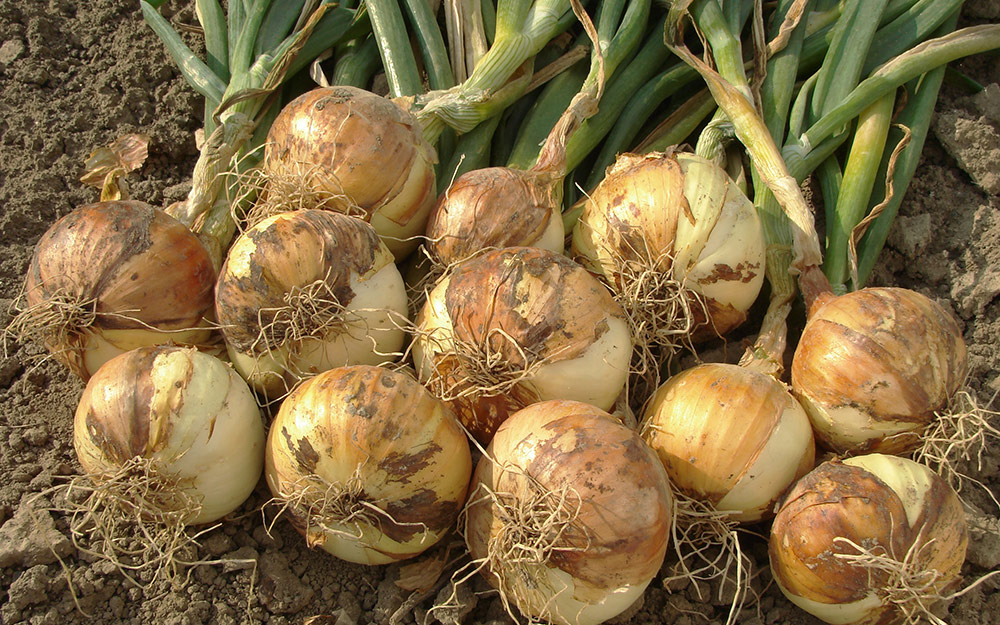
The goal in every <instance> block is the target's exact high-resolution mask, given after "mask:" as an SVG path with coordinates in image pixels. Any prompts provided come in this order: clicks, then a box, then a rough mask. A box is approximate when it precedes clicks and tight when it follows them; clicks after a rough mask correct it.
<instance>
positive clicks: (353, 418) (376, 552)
mask: <svg viewBox="0 0 1000 625" xmlns="http://www.w3.org/2000/svg"><path fill="white" fill-rule="evenodd" d="M471 472H472V459H471V455H470V453H469V443H468V441H467V439H466V438H465V434H464V433H463V432H462V429H461V428H460V427H459V426H458V423H457V422H456V421H455V419H454V416H453V415H452V414H451V412H450V411H449V410H448V408H447V406H446V405H445V404H444V403H442V402H441V401H439V400H438V399H436V398H435V397H433V396H432V395H431V394H430V393H428V392H427V390H426V389H424V388H423V387H422V386H420V384H418V383H417V382H416V380H414V379H413V378H411V377H409V376H407V375H405V374H403V373H397V372H393V371H390V370H388V369H384V368H380V367H370V366H354V367H340V368H337V369H331V370H329V371H326V372H324V373H321V374H320V375H318V376H316V377H314V378H312V379H310V380H308V381H307V382H305V383H304V384H302V385H301V386H300V387H299V388H298V389H296V390H295V391H294V392H293V393H292V394H291V395H290V396H289V397H288V398H286V399H285V401H284V402H283V403H282V405H281V410H280V411H279V412H278V415H277V416H276V417H275V420H274V423H273V424H272V425H271V431H270V435H269V437H268V444H267V470H266V475H267V483H268V485H269V486H270V488H271V492H272V493H273V494H274V496H275V498H276V499H277V500H278V502H280V503H281V504H283V505H284V507H285V509H286V510H287V512H288V513H289V516H290V518H291V520H292V522H293V523H294V524H295V526H296V527H297V528H298V529H299V531H301V532H302V533H303V534H305V536H306V540H307V542H308V543H309V546H311V547H314V546H320V547H322V548H323V549H325V550H326V551H328V552H330V553H332V554H333V555H335V556H337V557H339V558H342V559H344V560H349V561H351V562H360V563H365V564H384V563H387V562H392V561H395V560H401V559H404V558H408V557H411V556H414V555H416V554H418V553H420V552H422V551H424V550H425V549H427V548H428V547H430V546H432V545H433V544H434V543H435V542H436V541H437V540H438V539H439V538H441V536H442V535H444V533H445V532H447V531H448V530H449V529H450V528H451V527H452V526H453V524H454V522H455V519H456V517H457V515H458V512H459V510H460V509H461V507H462V504H463V503H464V501H465V494H466V488H467V487H468V484H469V475H470V474H471Z"/></svg>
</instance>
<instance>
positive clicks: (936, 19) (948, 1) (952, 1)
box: [861, 0, 964, 76]
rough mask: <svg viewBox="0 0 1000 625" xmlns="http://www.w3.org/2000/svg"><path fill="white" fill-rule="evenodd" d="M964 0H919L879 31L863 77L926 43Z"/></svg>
mask: <svg viewBox="0 0 1000 625" xmlns="http://www.w3.org/2000/svg"><path fill="white" fill-rule="evenodd" d="M963 2H964V0H919V1H918V2H916V3H914V4H913V5H912V6H909V7H907V8H906V11H904V12H903V13H901V14H900V15H899V16H897V17H896V18H895V19H894V20H893V21H892V22H891V23H889V24H888V25H886V26H885V27H884V28H881V29H879V32H878V34H877V35H876V39H875V41H874V42H873V45H872V47H871V51H870V53H869V55H868V58H867V59H866V60H865V65H864V68H862V70H861V75H862V76H867V75H869V74H871V73H872V72H873V71H874V70H875V68H877V67H878V66H879V65H881V64H882V63H885V62H886V61H888V60H889V59H891V58H893V57H894V56H896V55H898V54H902V53H903V52H905V51H906V50H908V49H910V48H912V47H913V46H914V45H916V44H917V43H919V42H920V41H923V40H924V39H925V38H926V37H928V36H929V35H930V34H931V33H933V32H934V31H935V29H937V28H938V27H939V26H941V24H943V23H944V22H945V21H946V20H947V19H948V18H949V17H951V16H952V15H954V14H955V12H956V11H958V10H959V8H961V6H962V3H963ZM952 30H954V28H952Z"/></svg>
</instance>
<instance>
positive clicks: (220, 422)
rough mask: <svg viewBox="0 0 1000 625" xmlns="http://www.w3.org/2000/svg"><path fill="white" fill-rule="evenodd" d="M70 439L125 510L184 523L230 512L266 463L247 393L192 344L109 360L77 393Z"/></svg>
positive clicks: (223, 366) (226, 369) (236, 377)
mask: <svg viewBox="0 0 1000 625" xmlns="http://www.w3.org/2000/svg"><path fill="white" fill-rule="evenodd" d="M73 444H74V446H75V447H76V453H77V457H78V458H79V460H80V464H81V465H82V466H83V469H84V471H85V472H86V473H87V474H88V476H90V477H91V478H92V479H94V480H95V481H96V482H97V487H98V489H100V488H101V487H102V484H103V485H106V487H107V488H109V489H111V491H112V492H115V489H120V490H121V491H122V494H121V497H122V498H123V499H124V501H122V502H120V503H121V506H122V509H124V510H126V511H127V512H128V513H130V514H135V515H136V516H142V517H145V516H148V517H150V518H152V519H154V520H156V519H161V518H172V519H174V521H176V522H180V523H182V524H200V523H210V522H212V521H215V520H217V519H220V518H222V517H223V516H225V515H226V514H229V513H230V512H232V511H233V510H235V509H236V508H237V507H238V506H239V505H240V504H242V503H243V502H244V501H245V500H246V498H247V497H249V496H250V493H251V492H252V491H253V489H254V487H255V486H256V485H257V481H258V480H259V479H260V474H261V470H262V468H263V465H264V424H263V422H262V421H261V418H260V412H259V411H258V409H257V403H256V400H255V399H254V397H253V393H251V392H250V389H249V388H248V387H247V384H246V382H244V381H243V379H242V378H240V376H239V375H238V374H237V373H236V372H235V371H233V370H232V368H231V367H229V366H228V365H226V364H225V363H223V362H222V361H221V360H219V359H218V358H215V357H214V356H210V355H208V354H204V353H201V352H199V351H197V350H195V349H193V348H182V347H174V346H159V347H143V348H140V349H136V350H132V351H129V352H126V353H124V354H121V355H119V356H117V357H115V358H113V359H111V360H109V361H108V362H107V363H106V364H105V365H104V366H103V367H101V368H100V369H99V370H98V371H97V372H96V373H95V374H94V375H93V377H91V378H90V381H89V382H88V383H87V387H86V388H85V389H84V391H83V397H82V398H81V399H80V404H79V406H78V407H77V410H76V419H75V421H74V428H73ZM130 492H135V493H138V495H137V496H136V497H134V498H131V497H130V496H129V494H128V493H130Z"/></svg>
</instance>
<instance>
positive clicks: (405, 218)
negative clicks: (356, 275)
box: [263, 86, 436, 259]
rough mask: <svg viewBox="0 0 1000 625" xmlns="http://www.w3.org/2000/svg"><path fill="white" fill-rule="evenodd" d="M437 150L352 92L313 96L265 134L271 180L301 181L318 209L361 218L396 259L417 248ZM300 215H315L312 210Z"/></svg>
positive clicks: (394, 114)
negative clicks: (316, 198) (314, 197)
mask: <svg viewBox="0 0 1000 625" xmlns="http://www.w3.org/2000/svg"><path fill="white" fill-rule="evenodd" d="M435 162H436V156H435V152H434V148H433V147H431V146H430V144H428V143H427V142H426V141H425V140H424V138H423V132H422V130H421V128H420V126H419V124H418V123H417V121H416V119H415V118H414V117H413V116H412V115H411V114H410V113H409V112H408V111H406V110H405V109H403V108H402V107H400V106H399V105H397V104H396V103H395V102H393V101H392V100H389V99H387V98H383V97H381V96H378V95H376V94H374V93H371V92H368V91H365V90H363V89H358V88H355V87H349V86H333V87H322V88H317V89H313V90H311V91H309V92H307V93H305V94H303V95H301V96H299V97H297V98H296V99H294V100H293V101H291V102H290V103H288V104H287V105H286V106H285V107H284V108H283V109H282V110H281V113H279V114H278V116H277V117H276V118H275V120H274V123H273V124H272V126H271V129H270V131H269V132H268V137H267V143H266V145H265V153H264V161H263V168H264V171H265V173H266V175H268V176H272V177H274V176H276V177H278V178H282V177H284V178H288V179H292V180H299V181H301V184H302V185H304V186H305V187H306V188H307V189H309V190H311V191H314V192H316V193H317V194H319V196H321V197H323V198H324V199H325V201H324V202H323V207H324V208H328V209H331V210H337V211H342V212H347V213H350V214H354V215H358V216H363V217H364V219H365V220H366V221H369V222H371V224H372V226H374V227H375V230H376V231H377V232H378V233H379V234H380V235H381V236H382V237H384V241H385V242H386V244H387V245H388V246H389V248H390V250H391V251H392V252H393V254H394V255H395V256H396V258H397V259H401V258H402V257H404V256H406V255H407V254H408V253H409V252H411V251H412V250H413V249H415V248H416V246H417V241H416V240H415V239H411V238H412V237H415V236H418V235H420V234H423V231H424V228H425V226H426V223H427V215H428V214H429V212H430V210H431V207H432V206H433V205H434V200H435V197H436V196H435V189H436V187H435V176H434V167H433V165H434V163H435ZM303 208H319V206H309V207H303Z"/></svg>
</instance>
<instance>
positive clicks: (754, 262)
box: [572, 152, 765, 339]
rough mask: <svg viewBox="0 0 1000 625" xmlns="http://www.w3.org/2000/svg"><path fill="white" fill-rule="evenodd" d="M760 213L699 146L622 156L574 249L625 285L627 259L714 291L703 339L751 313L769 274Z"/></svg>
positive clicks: (589, 206)
mask: <svg viewBox="0 0 1000 625" xmlns="http://www.w3.org/2000/svg"><path fill="white" fill-rule="evenodd" d="M764 251H765V249H764V235H763V230H762V229H761V225H760V220H759V218H758V217H757V213H756V211H755V210H754V208H753V204H752V203H751V202H750V201H749V200H748V199H747V197H746V196H745V195H744V194H743V192H742V191H741V190H740V189H739V187H738V186H737V185H736V184H735V183H733V182H732V181H731V180H730V179H729V176H728V175H727V174H726V172H725V170H723V169H722V168H720V167H718V166H716V165H715V164H713V163H711V162H710V161H708V160H706V159H703V158H701V157H699V156H696V155H694V154H688V153H669V152H654V153H650V154H644V155H638V154H622V155H620V156H619V157H618V160H617V161H616V162H615V164H614V165H613V166H612V167H610V168H609V169H608V172H607V175H606V176H605V178H604V180H603V181H602V182H601V183H600V184H599V185H598V186H597V187H596V188H595V189H594V191H593V192H592V193H591V194H590V195H589V196H588V199H587V201H586V203H585V204H584V208H583V212H582V214H581V215H580V220H579V222H578V223H577V225H576V227H575V228H574V229H573V240H572V255H573V257H574V258H575V259H577V260H578V261H579V262H580V263H582V264H583V265H584V266H585V267H587V268H588V269H589V270H590V271H592V272H594V273H596V274H597V275H599V276H602V278H603V279H604V280H605V281H606V282H607V283H608V284H610V285H611V286H612V289H613V290H615V291H618V290H620V289H621V283H622V281H623V280H627V279H629V278H628V277H627V276H623V275H622V273H621V270H620V267H621V264H622V263H623V262H633V261H634V262H638V263H639V264H649V263H648V261H649V260H655V261H656V263H655V266H654V267H652V268H654V269H656V270H658V271H662V272H665V273H667V274H669V275H671V276H672V277H673V278H674V279H675V280H677V281H678V282H681V283H683V284H684V287H685V288H687V289H689V290H691V291H694V292H696V293H699V294H700V295H702V296H703V297H704V304H705V308H706V309H707V313H708V318H707V319H706V318H705V315H704V312H703V311H702V307H701V306H693V307H692V309H693V315H694V318H693V319H692V321H693V322H694V324H695V330H694V334H693V338H696V339H697V338H712V337H715V336H717V335H724V334H726V332H728V331H730V330H732V329H733V328H735V327H736V326H738V325H739V324H741V323H743V321H744V320H745V319H746V316H747V311H748V310H749V308H750V306H751V305H752V304H753V302H754V300H756V299H757V295H758V293H759V292H760V288H761V285H762V284H763V282H764Z"/></svg>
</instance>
